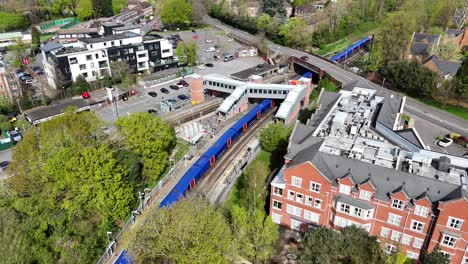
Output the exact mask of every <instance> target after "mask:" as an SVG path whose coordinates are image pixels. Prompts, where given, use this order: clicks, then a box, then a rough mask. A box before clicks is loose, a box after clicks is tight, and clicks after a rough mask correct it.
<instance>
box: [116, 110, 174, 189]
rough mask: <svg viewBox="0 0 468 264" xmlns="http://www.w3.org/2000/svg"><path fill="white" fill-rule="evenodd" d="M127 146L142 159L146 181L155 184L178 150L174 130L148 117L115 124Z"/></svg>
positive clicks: (123, 119) (137, 116)
mask: <svg viewBox="0 0 468 264" xmlns="http://www.w3.org/2000/svg"><path fill="white" fill-rule="evenodd" d="M115 125H116V127H117V128H118V129H119V131H120V134H121V135H122V137H123V140H124V143H125V145H126V146H127V147H128V148H130V149H131V150H132V151H133V152H134V153H135V154H137V155H138V156H140V158H141V161H142V164H143V177H144V179H145V180H151V181H156V180H158V179H159V177H160V176H161V175H162V173H163V172H164V169H165V168H166V166H167V165H168V159H169V154H170V153H171V151H172V150H173V149H174V147H175V132H174V128H173V127H171V126H170V125H169V124H168V123H166V122H165V121H163V120H162V119H160V118H159V117H155V116H154V115H152V114H149V113H135V114H132V115H130V116H125V117H121V118H119V119H118V120H117V122H116V123H115Z"/></svg>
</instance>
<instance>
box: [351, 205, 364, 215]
mask: <svg viewBox="0 0 468 264" xmlns="http://www.w3.org/2000/svg"><path fill="white" fill-rule="evenodd" d="M363 212H365V210H362V209H361V208H358V207H354V210H353V214H354V215H355V216H357V217H362V215H363Z"/></svg>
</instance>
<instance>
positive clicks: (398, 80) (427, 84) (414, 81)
mask: <svg viewBox="0 0 468 264" xmlns="http://www.w3.org/2000/svg"><path fill="white" fill-rule="evenodd" d="M378 73H379V75H380V76H381V77H383V78H386V79H387V80H389V81H391V83H392V84H393V87H394V88H396V89H398V90H400V91H403V92H405V93H408V94H410V95H413V96H419V97H429V98H430V96H431V95H432V92H433V91H434V87H435V81H436V74H435V73H434V72H433V71H431V70H429V69H427V68H425V67H424V66H422V65H421V64H420V63H419V62H415V61H411V62H408V61H403V62H392V63H389V64H387V65H385V66H384V67H382V68H381V69H380V70H379V71H378Z"/></svg>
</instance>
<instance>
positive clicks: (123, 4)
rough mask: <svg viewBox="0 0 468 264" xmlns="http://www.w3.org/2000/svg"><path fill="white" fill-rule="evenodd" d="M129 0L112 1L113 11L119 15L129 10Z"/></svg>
mask: <svg viewBox="0 0 468 264" xmlns="http://www.w3.org/2000/svg"><path fill="white" fill-rule="evenodd" d="M127 6H128V0H112V11H113V13H114V15H117V14H118V13H120V11H122V10H123V9H125V8H127Z"/></svg>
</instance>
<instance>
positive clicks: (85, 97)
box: [81, 92, 91, 99]
mask: <svg viewBox="0 0 468 264" xmlns="http://www.w3.org/2000/svg"><path fill="white" fill-rule="evenodd" d="M81 97H82V98H83V99H89V98H90V97H91V95H90V94H89V92H82V93H81Z"/></svg>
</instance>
